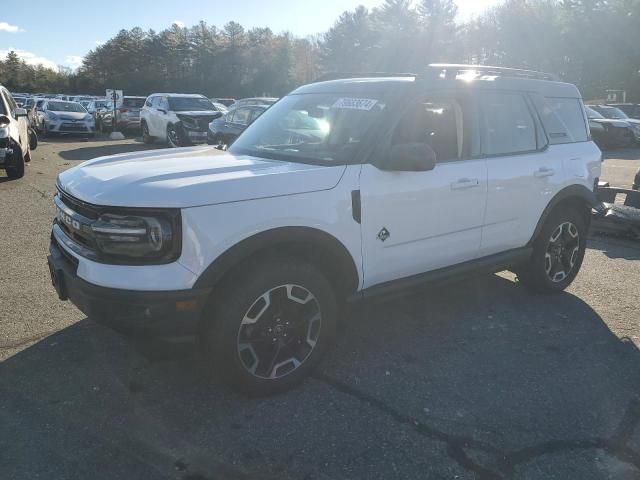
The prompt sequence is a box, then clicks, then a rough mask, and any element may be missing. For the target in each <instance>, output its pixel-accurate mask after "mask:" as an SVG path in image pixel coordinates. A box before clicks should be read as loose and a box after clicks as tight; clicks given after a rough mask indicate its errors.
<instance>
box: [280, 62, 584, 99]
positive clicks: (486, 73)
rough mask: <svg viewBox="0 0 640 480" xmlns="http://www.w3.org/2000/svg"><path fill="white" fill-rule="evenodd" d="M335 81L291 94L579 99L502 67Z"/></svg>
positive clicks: (438, 68) (567, 88)
mask: <svg viewBox="0 0 640 480" xmlns="http://www.w3.org/2000/svg"><path fill="white" fill-rule="evenodd" d="M336 75H337V76H338V78H333V79H331V80H326V81H323V80H324V78H326V76H325V77H324V78H321V79H320V80H321V81H319V82H317V83H312V84H309V85H304V86H302V87H300V88H298V89H296V90H294V91H293V92H292V93H293V94H302V93H338V92H340V93H358V94H362V93H367V92H370V93H384V92H386V91H389V90H397V89H408V88H412V86H422V87H423V88H449V87H452V86H453V87H455V88H464V89H469V88H481V89H487V90H515V91H527V92H538V93H540V94H542V95H544V96H558V97H569V98H580V92H579V91H578V89H577V88H576V87H575V85H572V84H570V83H564V82H561V81H558V80H557V79H556V78H555V77H554V76H553V75H551V74H547V73H542V72H536V71H533V70H522V69H512V68H502V67H490V66H477V65H457V64H434V65H430V66H429V67H428V68H427V69H426V70H425V72H424V73H423V74H411V73H399V74H397V73H373V74H368V73H365V74H336Z"/></svg>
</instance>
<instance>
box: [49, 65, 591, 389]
mask: <svg viewBox="0 0 640 480" xmlns="http://www.w3.org/2000/svg"><path fill="white" fill-rule="evenodd" d="M428 72H429V73H428V74H427V75H425V76H416V75H388V76H385V77H369V78H346V79H345V78H342V79H336V80H332V81H323V82H318V83H313V84H310V85H306V86H303V87H300V88H298V89H297V90H295V91H294V92H292V93H291V94H290V95H288V96H286V97H285V98H283V99H281V100H280V101H279V102H278V103H276V104H275V105H273V106H272V107H271V108H270V109H268V110H267V111H266V112H265V113H264V114H263V115H262V116H261V117H260V118H259V119H258V120H257V121H256V122H255V123H253V124H252V125H251V126H250V127H249V128H248V129H247V130H246V131H245V132H244V133H243V134H242V135H240V137H239V138H238V139H237V140H236V141H235V142H234V143H233V145H232V146H231V147H230V148H229V150H228V151H227V152H226V153H225V154H220V152H218V151H216V150H214V149H213V148H212V147H206V146H205V147H192V148H184V149H180V150H178V151H175V152H172V153H167V152H166V151H165V152H157V151H154V152H144V153H139V152H137V153H127V154H123V155H116V156H112V157H103V158H97V159H95V160H92V161H89V162H85V163H83V164H81V165H79V166H77V167H74V168H71V169H69V170H67V171H66V172H64V173H61V174H60V176H59V177H58V181H57V187H58V194H57V196H56V197H55V204H56V206H57V216H56V219H55V220H54V225H53V232H52V242H51V247H50V256H49V265H50V269H51V273H52V278H53V284H54V286H55V287H56V289H57V291H58V294H59V296H60V298H61V299H67V298H70V299H71V301H72V302H74V303H75V304H76V305H77V306H78V307H79V308H80V309H81V310H82V311H83V312H84V313H86V314H87V315H88V316H89V317H91V318H95V319H97V320H99V321H103V322H106V323H108V324H110V325H112V326H114V327H116V328H119V329H124V330H128V331H132V330H137V331H144V332H146V333H151V332H154V333H156V334H165V335H168V334H184V333H189V334H195V335H197V336H198V339H199V343H200V344H201V345H202V346H203V347H204V350H205V351H206V352H207V355H208V358H209V359H210V360H209V361H210V362H211V363H212V364H214V365H216V366H217V367H219V369H220V371H221V374H222V375H223V376H224V378H226V379H227V380H228V381H229V382H231V383H232V384H233V385H235V386H236V387H238V388H240V389H242V390H243V391H246V392H251V393H254V394H256V393H257V394H264V393H268V392H274V391H278V390H282V389H285V388H287V387H289V386H291V385H292V384H293V383H295V382H297V381H299V380H301V379H302V378H303V377H305V376H306V375H307V374H308V373H309V371H310V370H311V369H312V368H313V367H314V366H315V365H316V364H317V362H318V361H319V359H320V357H321V356H322V354H323V353H324V352H325V351H326V349H327V347H328V346H329V345H330V343H331V340H332V337H333V334H334V332H335V327H336V322H337V320H338V312H339V306H340V305H341V304H342V303H343V302H345V301H353V300H357V299H362V298H366V297H370V296H373V295H381V294H389V293H394V292H397V291H398V290H399V289H404V288H407V287H419V286H422V285H424V284H426V283H428V282H433V281H439V280H441V279H442V278H444V277H445V276H450V275H461V274H462V275H464V274H470V273H471V272H477V271H483V272H495V271H499V270H504V269H512V270H513V271H515V272H517V274H518V276H519V278H520V282H521V283H522V284H523V285H526V286H528V287H531V288H533V289H535V290H537V291H539V292H548V293H553V292H559V291H561V290H563V289H564V288H566V287H567V286H568V285H569V284H570V283H571V282H572V281H573V279H574V278H575V276H576V275H577V273H578V270H579V269H580V265H581V263H582V259H583V256H584V252H585V245H586V238H587V231H588V227H589V221H590V213H591V207H592V205H594V204H595V196H594V194H593V186H594V185H595V184H596V183H597V179H598V176H599V174H600V166H601V153H600V150H599V149H598V147H597V146H596V145H595V144H594V143H593V142H592V141H591V138H590V135H589V130H588V124H587V119H586V116H585V113H584V108H583V104H582V101H581V98H580V94H579V92H578V90H577V89H576V87H574V86H573V85H570V84H566V83H561V82H557V81H553V80H550V79H549V77H548V76H546V75H545V74H538V73H535V72H529V71H519V70H508V69H498V68H487V67H484V68H480V67H471V66H467V67H463V66H455V65H438V66H432V67H430V68H429V70H428Z"/></svg>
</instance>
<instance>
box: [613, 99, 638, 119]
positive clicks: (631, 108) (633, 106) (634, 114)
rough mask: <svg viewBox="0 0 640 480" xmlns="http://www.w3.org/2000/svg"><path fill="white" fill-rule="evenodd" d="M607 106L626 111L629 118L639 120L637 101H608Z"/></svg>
mask: <svg viewBox="0 0 640 480" xmlns="http://www.w3.org/2000/svg"><path fill="white" fill-rule="evenodd" d="M607 106H610V107H616V108H618V109H620V110H622V111H623V112H624V113H626V114H627V115H628V116H629V117H630V118H635V119H636V120H640V104H637V103H608V104H607Z"/></svg>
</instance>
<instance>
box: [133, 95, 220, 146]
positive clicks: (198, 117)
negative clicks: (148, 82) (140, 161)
mask: <svg viewBox="0 0 640 480" xmlns="http://www.w3.org/2000/svg"><path fill="white" fill-rule="evenodd" d="M221 116H222V112H221V111H220V110H219V109H218V108H217V107H216V106H215V105H214V104H213V103H211V100H209V99H208V98H207V97H205V96H204V95H199V94H187V93H154V94H152V95H150V96H149V97H148V98H147V100H146V101H145V103H144V107H142V111H141V118H140V124H141V127H142V140H143V141H144V142H145V143H153V142H155V141H156V140H161V141H164V142H165V143H166V144H167V145H168V146H169V147H185V146H189V145H197V144H200V143H207V131H208V127H209V123H210V122H211V121H213V120H215V119H216V118H219V117H221Z"/></svg>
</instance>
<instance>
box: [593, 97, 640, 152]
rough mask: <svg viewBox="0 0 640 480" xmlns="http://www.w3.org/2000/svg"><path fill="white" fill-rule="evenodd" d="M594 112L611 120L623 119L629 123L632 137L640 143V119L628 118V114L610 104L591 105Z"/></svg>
mask: <svg viewBox="0 0 640 480" xmlns="http://www.w3.org/2000/svg"><path fill="white" fill-rule="evenodd" d="M591 108H593V109H594V110H595V111H596V112H598V113H599V114H600V115H602V116H603V117H605V118H610V119H612V120H623V121H625V122H627V123H628V124H629V125H631V130H632V131H633V137H634V139H635V141H636V142H637V143H640V120H636V119H635V118H630V117H629V115H627V114H626V113H624V112H623V111H622V110H620V109H619V108H617V107H612V106H610V105H591Z"/></svg>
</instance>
